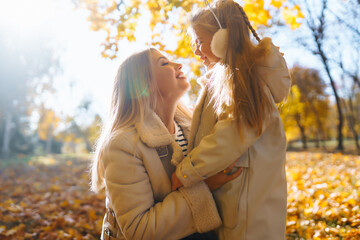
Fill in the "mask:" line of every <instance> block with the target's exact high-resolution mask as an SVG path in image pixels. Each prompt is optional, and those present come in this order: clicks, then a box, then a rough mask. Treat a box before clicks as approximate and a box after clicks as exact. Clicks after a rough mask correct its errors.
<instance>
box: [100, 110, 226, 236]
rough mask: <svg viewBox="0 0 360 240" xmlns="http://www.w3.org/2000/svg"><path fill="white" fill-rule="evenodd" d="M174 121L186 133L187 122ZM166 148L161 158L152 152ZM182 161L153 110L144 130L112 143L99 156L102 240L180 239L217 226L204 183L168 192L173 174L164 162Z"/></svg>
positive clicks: (138, 128)
mask: <svg viewBox="0 0 360 240" xmlns="http://www.w3.org/2000/svg"><path fill="white" fill-rule="evenodd" d="M175 118H176V120H177V122H178V123H179V124H180V125H181V126H182V128H183V130H184V133H185V135H188V132H189V121H186V120H185V118H183V117H182V116H181V115H180V114H177V115H176V117H175ZM137 135H139V136H140V139H138V138H137ZM136 143H137V145H136V146H137V147H136V149H135V147H134V146H135V144H136ZM164 146H170V148H169V151H170V152H169V154H168V157H165V159H164V158H161V159H160V157H159V155H158V152H157V150H156V149H161V148H163V147H164ZM134 150H135V152H134ZM171 152H173V153H172V154H171ZM165 154H166V151H165ZM182 158H183V154H182V150H181V148H180V146H179V145H178V144H177V143H176V142H175V141H174V140H173V138H172V136H171V135H170V134H169V132H168V130H167V129H166V127H165V126H164V124H163V123H162V122H161V120H160V118H159V117H158V116H157V115H156V114H155V113H154V112H150V113H149V114H148V115H147V118H146V120H145V122H144V124H143V125H142V126H135V128H134V129H132V130H130V131H127V132H122V133H119V134H117V135H116V136H115V137H114V138H113V139H111V140H110V142H109V143H108V146H107V151H106V152H105V155H104V158H103V163H104V169H105V170H104V174H105V185H106V187H105V189H106V207H107V213H106V215H105V217H104V222H103V232H102V239H136V240H137V239H156V240H161V239H166V240H170V239H180V238H183V237H185V236H187V235H190V234H192V233H194V232H207V231H210V230H212V229H215V228H216V227H218V226H220V224H221V220H220V216H219V214H218V211H217V209H216V205H215V201H214V199H213V197H212V194H211V192H210V190H209V188H208V187H207V185H206V184H205V183H204V182H199V184H196V185H193V186H192V187H190V188H180V189H179V191H174V192H171V181H170V179H169V175H170V174H171V173H170V174H169V173H167V172H166V171H165V169H164V166H163V163H162V161H164V160H165V161H170V160H171V162H172V163H173V164H174V165H177V164H178V162H180V161H181V160H182Z"/></svg>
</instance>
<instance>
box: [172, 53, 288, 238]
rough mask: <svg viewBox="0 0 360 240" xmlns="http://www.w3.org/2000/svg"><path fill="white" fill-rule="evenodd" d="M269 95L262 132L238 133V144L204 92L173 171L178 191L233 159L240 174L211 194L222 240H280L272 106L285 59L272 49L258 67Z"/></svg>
mask: <svg viewBox="0 0 360 240" xmlns="http://www.w3.org/2000/svg"><path fill="white" fill-rule="evenodd" d="M259 71H261V74H262V78H263V80H264V81H265V82H266V85H267V88H266V89H267V93H268V94H269V95H272V96H273V100H274V101H273V103H272V108H273V109H272V111H271V112H270V113H269V114H268V116H267V118H266V119H265V121H264V126H263V132H262V134H261V135H260V136H258V137H257V136H256V134H255V131H254V130H251V129H247V128H243V139H244V140H243V141H242V140H241V139H240V137H239V134H238V130H237V127H236V124H235V122H234V121H232V120H221V121H217V118H216V115H215V112H214V108H213V104H212V102H211V101H210V94H209V93H208V90H207V88H205V89H204V91H203V92H202V95H201V97H200V99H199V101H198V103H197V106H196V108H195V111H194V116H193V121H192V126H191V131H190V138H189V151H190V150H191V149H193V150H192V151H191V152H190V153H189V154H188V157H186V158H184V160H183V161H182V162H181V163H180V164H179V165H178V166H177V170H176V175H177V177H178V178H179V179H180V181H181V182H182V183H183V184H184V186H191V185H192V184H194V183H197V182H199V181H201V180H203V179H204V178H206V177H207V176H211V175H213V174H215V173H217V172H219V171H221V170H224V169H225V168H226V167H228V166H229V165H230V164H231V163H233V162H234V161H235V160H236V159H238V161H237V164H236V166H237V167H243V168H244V169H243V171H242V173H241V175H240V176H239V177H238V178H237V179H234V180H233V181H230V182H228V183H226V184H225V185H223V186H222V187H221V188H220V189H218V190H217V191H215V192H214V197H215V201H216V203H217V206H218V210H219V211H220V215H221V217H222V220H223V225H222V226H221V227H220V228H219V229H218V235H219V238H220V239H222V240H235V239H241V240H281V239H285V227H286V204H287V201H286V194H287V193H286V176H285V152H286V139H285V133H284V128H283V124H282V121H281V119H280V115H279V112H278V110H277V107H276V103H278V102H281V101H282V100H283V99H284V98H285V97H286V96H287V95H288V92H289V89H290V77H289V73H288V69H287V66H286V63H285V60H284V59H283V57H282V56H281V55H280V53H279V52H278V50H277V49H276V48H275V46H272V48H271V52H270V55H269V56H268V58H267V59H266V61H265V62H264V63H263V66H261V67H260V68H259Z"/></svg>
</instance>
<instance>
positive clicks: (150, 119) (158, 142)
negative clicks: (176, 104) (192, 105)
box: [135, 111, 191, 165]
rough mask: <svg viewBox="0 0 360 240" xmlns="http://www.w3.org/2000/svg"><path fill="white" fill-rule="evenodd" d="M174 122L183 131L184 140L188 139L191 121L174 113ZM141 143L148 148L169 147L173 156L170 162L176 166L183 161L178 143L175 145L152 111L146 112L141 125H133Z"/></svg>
mask: <svg viewBox="0 0 360 240" xmlns="http://www.w3.org/2000/svg"><path fill="white" fill-rule="evenodd" d="M175 120H176V121H177V122H178V123H179V125H180V126H181V127H182V129H183V131H184V135H185V138H186V139H189V133H190V124H191V120H190V119H188V118H187V117H186V116H184V115H183V114H182V113H181V112H179V111H176V112H175ZM135 128H136V130H137V132H138V133H139V136H140V139H141V141H142V142H143V143H144V144H146V145H147V146H148V147H150V148H158V147H162V146H166V145H171V147H172V149H173V156H172V159H171V162H172V163H173V164H174V165H177V164H178V163H179V162H180V161H181V160H182V159H183V153H182V150H181V148H180V146H179V144H178V143H176V142H175V141H174V139H173V137H172V136H171V134H170V133H169V131H168V130H167V128H166V127H165V125H164V123H163V122H162V121H161V119H160V117H159V116H158V115H157V114H156V113H155V112H154V111H148V112H147V113H146V115H145V120H144V122H143V123H142V124H135Z"/></svg>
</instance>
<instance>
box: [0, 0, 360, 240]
mask: <svg viewBox="0 0 360 240" xmlns="http://www.w3.org/2000/svg"><path fill="white" fill-rule="evenodd" d="M237 2H239V3H240V4H241V5H242V6H243V7H244V9H245V11H246V12H247V14H248V16H249V19H250V21H251V23H252V25H253V26H254V27H255V28H256V30H257V32H258V33H259V35H260V36H261V37H266V36H267V37H271V38H272V39H273V42H274V44H275V45H277V46H279V47H280V51H281V52H283V53H284V57H285V59H286V61H287V64H288V67H289V69H290V72H291V76H292V88H291V93H290V95H289V97H288V99H287V101H286V102H285V103H282V104H280V105H279V111H280V112H281V116H282V119H283V122H284V126H285V131H286V135H287V139H288V151H289V153H288V159H289V161H288V165H287V173H288V181H289V196H290V200H289V216H288V229H287V234H288V235H287V236H288V238H289V239H315V238H316V237H319V239H325V237H326V236H333V237H339V238H334V239H358V238H357V236H360V233H359V235H356V234H358V232H356V231H355V230H354V229H356V228H357V226H359V225H360V213H359V201H360V193H359V191H358V190H356V189H358V187H359V186H360V176H359V172H360V171H359V170H360V168H359V166H360V159H359V154H360V145H359V138H360V91H359V90H360V24H359V23H360V1H359V0H316V1H311V0H302V1H300V0H261V1H255V0H243V1H237ZM0 6H1V7H0V172H1V178H0V187H1V193H0V200H1V201H0V203H1V205H0V210H1V211H0V212H1V214H0V238H4V239H12V238H16V239H19V237H20V236H21V237H23V238H30V239H31V238H34V239H47V238H49V239H54V238H53V237H54V236H57V238H60V239H73V238H79V239H92V238H97V237H99V233H100V230H101V221H102V216H103V207H104V206H103V197H104V196H103V195H101V194H100V195H95V194H92V193H90V192H89V191H88V173H87V168H88V166H89V159H91V156H92V155H91V153H92V152H93V151H94V144H95V142H96V139H97V137H98V136H99V133H100V131H101V126H102V124H103V122H104V121H106V117H107V114H108V108H109V104H110V96H111V88H112V82H113V79H114V77H115V74H116V71H117V67H118V66H119V64H120V63H121V61H122V60H123V59H124V58H125V57H127V56H128V55H130V54H131V53H134V52H136V51H139V50H142V49H144V48H145V47H149V46H154V47H156V48H158V49H160V50H162V51H164V52H165V53H166V54H167V55H168V56H169V58H170V59H172V60H174V61H177V62H180V63H182V64H183V65H184V67H183V69H184V72H185V74H186V75H187V76H188V79H189V81H190V83H191V86H192V88H191V90H190V91H189V93H188V94H187V95H186V96H185V97H184V101H186V102H187V103H188V104H189V105H193V104H195V102H196V99H197V96H198V95H199V91H200V87H199V85H198V84H197V83H196V79H197V78H198V77H199V76H200V75H202V74H204V69H203V68H202V66H201V62H200V61H199V59H198V58H197V57H196V56H195V55H194V54H193V53H192V51H191V48H190V45H191V44H190V43H191V39H190V38H189V36H188V35H187V31H186V30H187V26H188V22H187V18H188V14H189V13H190V12H191V10H192V9H193V8H197V7H203V6H204V3H203V1H202V0H183V1H180V0H158V1H155V0H150V1H144V0H32V1H27V0H11V1H9V0H0ZM325 163H327V164H326V165H324V164H325ZM318 164H320V165H321V166H319V165H318ZM325 166H327V167H329V169H328V168H326V167H325ZM309 169H310V170H311V171H310V170H309ZM316 169H317V170H316ZM320 169H321V170H320ZM315 170H316V171H315ZM309 171H310V172H309ZM354 171H355V172H354ZM340 172H341V174H340ZM327 173H330V175H328V177H329V179H322V178H321V177H324V175H326V174H327ZM306 174H307V175H306ZM332 174H333V175H332ZM339 174H340V175H342V176H343V178H342V177H339V178H337V176H338V175H339ZM304 176H305V178H306V176H307V178H308V181H305V180H304ZM331 177H333V178H331ZM298 181H305V183H304V182H302V183H300V185H301V184H302V185H301V186H302V187H299V185H298V184H299V183H298ZM336 181H338V183H337V184H335V182H336ZM324 182H332V183H334V185H332V187H330V185H327V186H324V185H322V186H319V184H321V183H324ZM344 182H346V183H348V185H346V184H345V185H344V184H343V183H344ZM292 184H295V185H294V186H295V187H294V186H293V185H292ZM304 184H305V185H304ZM316 184H318V185H316ZM290 186H291V187H290ZM304 186H305V187H304ZM306 186H307V187H306ZM316 186H317V187H316ZM341 186H342V187H341ZM314 187H315V190H314V189H313V188H314ZM347 187H349V189H347ZM311 189H312V190H311ZM325 189H326V191H325ZM320 190H321V191H322V193H319V192H318V191H320ZM300 193H301V194H300ZM332 193H334V194H335V195H331V194H332ZM79 194H80V195H79ZM292 194H294V195H292ZM299 194H300V195H299ZM309 194H310V195H309ZM9 196H10V197H9ZM291 196H293V198H292V197H291ZM299 196H301V197H299ZM24 197H25V199H27V200H26V201H25V200H24ZM323 198H326V199H327V198H333V199H334V205H331V204H330V205H321V200H322V199H323ZM291 199H293V200H291ZM314 199H317V200H318V201H320V202H318V203H316V204H317V205H316V206H317V208H318V209H317V210H316V209H315V210H316V211H315V210H314V207H316V206H315V205H314V204H315V201H314ZM299 201H303V202H299ZM339 201H340V202H341V203H342V202H345V203H346V204H345V203H344V204H345V205H344V204H342V205H341V206H344V209H343V211H340V212H339V213H334V212H331V211H332V210H331V209H333V207H334V206H337V205H336V204H337V203H339ZM44 204H45V205H46V207H43V208H42V207H40V206H43V205H44ZM49 204H50V205H49ZM94 206H96V207H94ZM319 206H321V207H319ZM327 208H328V209H327ZM294 209H295V210H294ZM306 209H308V210H306ZM309 209H310V210H309ZM319 211H324V212H323V213H322V212H321V213H320V212H319ZM326 211H330V212H326ZM349 211H350V212H352V213H354V214H351V217H352V218H350V217H348V213H349ZM326 214H327V215H326ZM55 215H56V216H57V217H55ZM24 219H28V220H26V221H25V220H24ZM314 219H315V220H314ZM316 219H318V220H316ZM89 220H90V221H89ZM306 221H308V222H306ZM308 226H312V227H308ZM338 226H340V227H338ZM326 229H327V230H326ZM344 229H345V230H344ZM52 234H55V235H52ZM348 236H350V237H349V238H346V237H348ZM352 236H354V238H351V237H352ZM321 237H324V238H321ZM340 237H341V238H340Z"/></svg>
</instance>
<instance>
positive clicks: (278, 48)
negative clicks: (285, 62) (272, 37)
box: [276, 47, 284, 56]
mask: <svg viewBox="0 0 360 240" xmlns="http://www.w3.org/2000/svg"><path fill="white" fill-rule="evenodd" d="M276 48H277V50H279V53H280V54H281V56H284V53H283V52H280V47H276Z"/></svg>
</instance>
